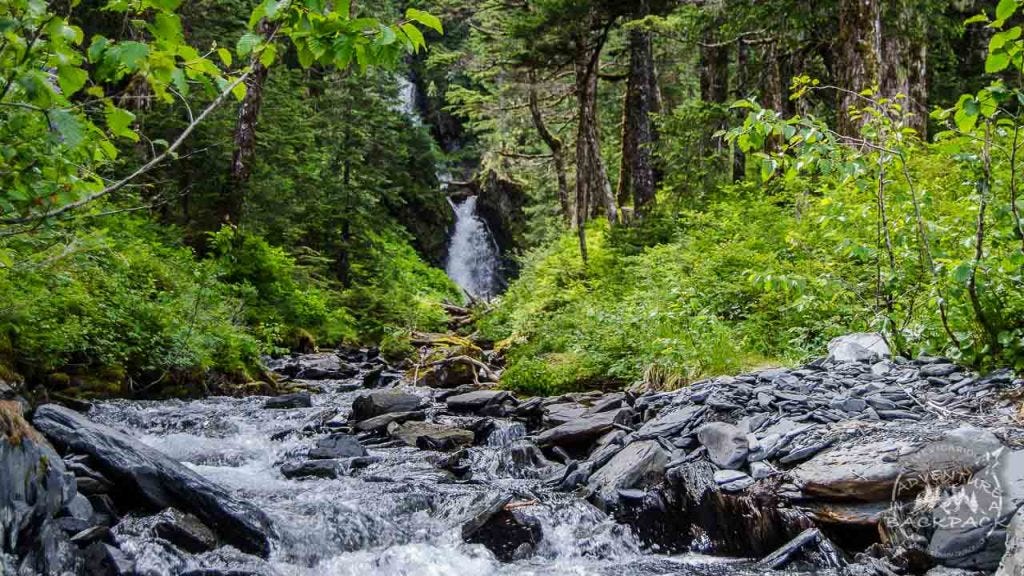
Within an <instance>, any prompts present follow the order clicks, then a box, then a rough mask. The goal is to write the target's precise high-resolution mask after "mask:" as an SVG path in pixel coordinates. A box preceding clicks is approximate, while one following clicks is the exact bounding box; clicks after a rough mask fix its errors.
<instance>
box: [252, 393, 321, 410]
mask: <svg viewBox="0 0 1024 576" xmlns="http://www.w3.org/2000/svg"><path fill="white" fill-rule="evenodd" d="M312 406H313V397H312V396H310V394H309V392H295V393H293V394H282V395H280V396H274V397H273V398H269V399H268V400H267V401H266V402H264V403H263V407H264V408H266V409H268V410H287V409H289V408H310V407H312Z"/></svg>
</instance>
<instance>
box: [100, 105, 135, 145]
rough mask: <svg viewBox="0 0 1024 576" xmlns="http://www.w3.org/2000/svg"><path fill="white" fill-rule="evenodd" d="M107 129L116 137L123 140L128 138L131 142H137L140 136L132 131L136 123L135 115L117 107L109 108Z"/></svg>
mask: <svg viewBox="0 0 1024 576" xmlns="http://www.w3.org/2000/svg"><path fill="white" fill-rule="evenodd" d="M106 117H107V129H109V130H110V133H111V134H113V135H114V136H120V137H122V138H128V139H129V140H132V141H135V142H137V141H138V140H139V135H138V134H136V133H135V131H134V130H132V127H131V126H132V122H134V121H135V114H132V113H131V112H129V111H127V110H125V109H123V108H118V107H117V106H113V105H111V106H108V107H107V112H106Z"/></svg>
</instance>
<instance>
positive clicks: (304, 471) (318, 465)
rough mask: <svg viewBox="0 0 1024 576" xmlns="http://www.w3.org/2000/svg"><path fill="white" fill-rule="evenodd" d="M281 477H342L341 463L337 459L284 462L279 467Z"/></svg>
mask: <svg viewBox="0 0 1024 576" xmlns="http://www.w3.org/2000/svg"><path fill="white" fill-rule="evenodd" d="M281 475H283V476H284V477H285V478H290V479H293V478H338V477H339V476H341V475H342V468H341V461H340V460H338V459H325V460H305V461H303V462H286V463H285V464H283V465H282V466H281Z"/></svg>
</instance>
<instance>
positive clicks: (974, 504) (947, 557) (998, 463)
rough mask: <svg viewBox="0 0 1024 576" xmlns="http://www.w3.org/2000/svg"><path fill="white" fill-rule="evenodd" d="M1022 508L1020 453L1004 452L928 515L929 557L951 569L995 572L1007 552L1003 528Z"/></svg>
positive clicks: (1022, 453)
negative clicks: (929, 527)
mask: <svg viewBox="0 0 1024 576" xmlns="http://www.w3.org/2000/svg"><path fill="white" fill-rule="evenodd" d="M1022 504H1024V451H1015V452H1011V451H1009V450H1002V451H1001V452H1000V453H999V455H998V459H996V460H995V461H994V462H992V463H991V464H989V465H988V466H987V467H986V468H984V469H983V470H981V471H979V472H977V473H976V474H974V475H973V476H972V477H971V478H970V480H968V481H967V482H966V483H964V484H963V485H961V486H959V487H957V488H955V489H954V490H953V492H952V493H951V494H950V495H949V496H947V497H946V498H945V499H944V500H942V501H940V502H939V504H938V505H937V506H935V508H934V509H933V510H932V516H931V525H932V527H933V533H932V535H931V539H930V541H929V543H928V552H929V554H930V555H931V556H932V558H934V559H935V560H936V561H937V562H938V563H939V564H942V565H943V566H948V567H951V568H964V569H968V570H983V571H992V570H994V569H996V568H997V567H998V565H999V563H1000V560H1001V559H1002V558H1003V556H1004V553H1005V551H1006V546H1007V542H1008V536H1007V529H1006V527H1007V525H1009V524H1011V523H1012V520H1013V518H1014V516H1015V515H1016V514H1017V512H1018V510H1019V509H1020V508H1021V505H1022Z"/></svg>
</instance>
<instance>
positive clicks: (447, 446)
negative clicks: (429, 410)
mask: <svg viewBox="0 0 1024 576" xmlns="http://www.w3.org/2000/svg"><path fill="white" fill-rule="evenodd" d="M393 426H394V428H393V429H392V430H391V431H390V434H391V436H393V437H395V438H398V439H399V440H401V441H402V442H405V444H406V445H408V446H416V447H418V448H421V449H424V450H441V451H448V450H456V449H458V448H462V447H465V446H472V445H473V440H474V434H473V432H471V431H470V430H464V429H462V428H455V427H452V426H445V425H443V424H435V423H433V422H406V423H405V424H401V425H393Z"/></svg>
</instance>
